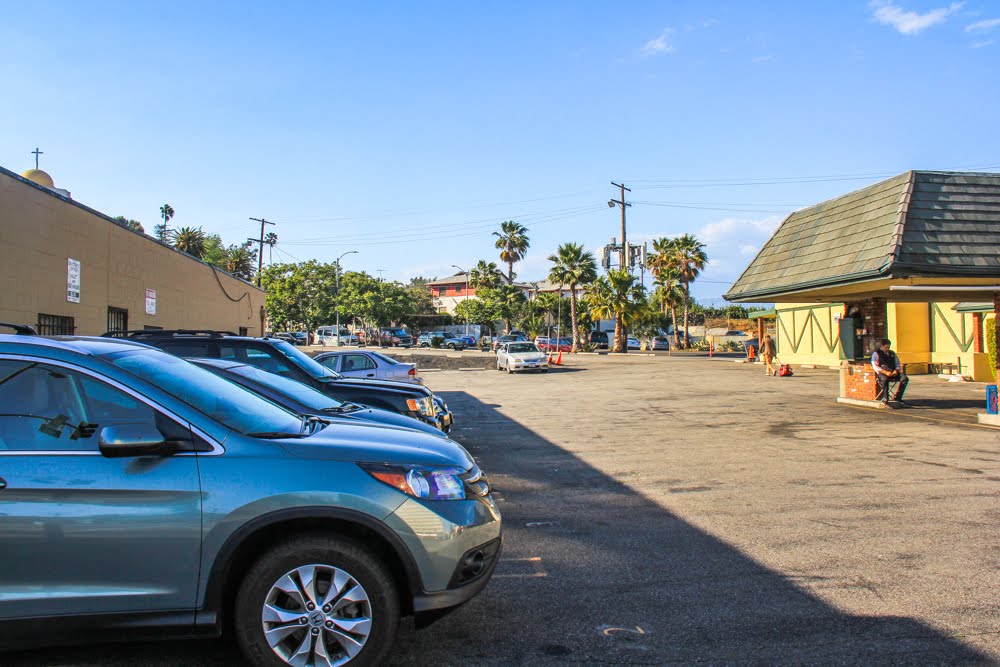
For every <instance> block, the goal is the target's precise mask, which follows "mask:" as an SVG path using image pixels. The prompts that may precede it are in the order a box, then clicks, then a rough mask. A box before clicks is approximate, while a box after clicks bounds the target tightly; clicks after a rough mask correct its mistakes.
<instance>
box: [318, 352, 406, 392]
mask: <svg viewBox="0 0 1000 667" xmlns="http://www.w3.org/2000/svg"><path fill="white" fill-rule="evenodd" d="M313 359H315V360H316V361H317V362H318V363H320V364H322V365H323V366H326V367H327V368H329V369H330V370H331V371H335V372H337V373H340V374H341V375H343V376H345V377H356V378H376V379H378V380H395V381H396V382H415V383H417V384H423V380H421V379H420V377H419V376H418V375H417V365H416V364H409V363H403V362H402V361H397V360H395V359H393V358H392V357H387V356H386V355H384V354H381V353H379V352H375V351H374V350H351V351H348V350H343V351H338V352H322V353H320V354H317V355H316V356H315V357H313Z"/></svg>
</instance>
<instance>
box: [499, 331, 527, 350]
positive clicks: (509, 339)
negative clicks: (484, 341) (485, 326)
mask: <svg viewBox="0 0 1000 667" xmlns="http://www.w3.org/2000/svg"><path fill="white" fill-rule="evenodd" d="M513 342H525V343H527V342H529V341H528V339H527V337H526V336H524V335H522V334H506V335H503V336H498V337H497V338H496V340H494V341H493V350H494V351H496V350H497V349H499V347H500V346H501V345H502V344H504V343H513Z"/></svg>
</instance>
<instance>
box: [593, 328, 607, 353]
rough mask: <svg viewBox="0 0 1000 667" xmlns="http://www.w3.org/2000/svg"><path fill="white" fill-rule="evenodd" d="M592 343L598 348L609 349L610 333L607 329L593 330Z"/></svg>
mask: <svg viewBox="0 0 1000 667" xmlns="http://www.w3.org/2000/svg"><path fill="white" fill-rule="evenodd" d="M590 345H591V346H592V347H593V348H594V349H596V350H606V349H608V333H607V332H606V331H591V332H590Z"/></svg>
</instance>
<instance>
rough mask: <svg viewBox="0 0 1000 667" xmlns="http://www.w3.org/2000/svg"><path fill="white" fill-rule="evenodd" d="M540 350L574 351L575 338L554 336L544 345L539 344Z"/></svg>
mask: <svg viewBox="0 0 1000 667" xmlns="http://www.w3.org/2000/svg"><path fill="white" fill-rule="evenodd" d="M538 349H539V350H542V351H543V352H572V351H573V339H572V338H552V339H550V340H548V342H546V343H544V344H543V345H539V346H538Z"/></svg>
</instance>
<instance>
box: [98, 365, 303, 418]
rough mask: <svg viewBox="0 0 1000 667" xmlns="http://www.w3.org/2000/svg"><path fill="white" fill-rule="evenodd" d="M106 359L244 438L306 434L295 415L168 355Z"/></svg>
mask: <svg viewBox="0 0 1000 667" xmlns="http://www.w3.org/2000/svg"><path fill="white" fill-rule="evenodd" d="M105 359H107V360H108V361H110V362H111V363H112V364H114V365H115V366H117V367H118V368H121V369H122V370H124V371H127V372H129V373H131V374H132V375H135V376H136V377H138V378H141V379H143V380H145V381H146V382H149V383H150V384H152V385H154V386H156V387H159V388H160V389H162V390H163V391H165V392H167V393H168V394H170V395H171V396H173V397H174V398H176V399H178V400H180V401H183V402H184V403H187V404H188V405H190V406H191V407H192V408H194V409H195V410H197V411H198V412H201V413H202V414H204V415H206V416H207V417H210V418H212V419H214V420H216V421H217V422H219V423H220V424H223V425H225V426H227V427H229V428H231V429H233V430H234V431H238V432H239V433H243V434H244V435H247V434H252V433H286V434H288V435H290V436H297V435H298V434H299V433H300V432H301V431H302V420H301V419H300V418H299V417H298V416H297V415H295V414H294V413H292V412H289V411H287V410H285V409H284V408H281V407H278V406H277V405H275V404H274V403H271V402H270V401H267V400H265V399H263V398H261V397H259V396H257V395H256V394H253V393H251V392H249V391H247V390H246V389H243V388H242V387H237V386H236V385H234V384H233V383H231V382H228V381H226V380H223V379H222V378H220V377H218V376H215V375H213V374H212V373H209V372H208V371H206V370H204V369H201V368H198V367H197V366H195V365H194V364H190V363H188V362H186V361H184V360H183V359H180V358H178V357H175V356H172V355H169V354H166V353H165V352H160V351H159V350H135V351H128V352H119V353H115V354H110V355H107V356H106V357H105Z"/></svg>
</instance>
